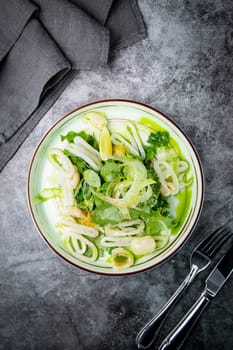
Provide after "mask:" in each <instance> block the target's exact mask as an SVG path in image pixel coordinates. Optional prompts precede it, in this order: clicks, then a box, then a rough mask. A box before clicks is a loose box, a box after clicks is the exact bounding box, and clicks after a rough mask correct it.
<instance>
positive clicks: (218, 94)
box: [0, 0, 233, 350]
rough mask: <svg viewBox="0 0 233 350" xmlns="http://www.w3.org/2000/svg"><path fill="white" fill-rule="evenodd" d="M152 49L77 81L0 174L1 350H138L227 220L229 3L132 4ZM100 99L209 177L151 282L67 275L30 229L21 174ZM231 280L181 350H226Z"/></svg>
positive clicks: (231, 170) (144, 46) (231, 190)
mask: <svg viewBox="0 0 233 350" xmlns="http://www.w3.org/2000/svg"><path fill="white" fill-rule="evenodd" d="M139 4H140V7H141V11H142V13H143V16H144V20H145V23H146V25H147V28H148V38H147V39H146V40H144V41H141V42H139V43H137V44H136V45H134V46H131V47H128V48H126V49H123V50H121V51H119V52H117V53H116V54H115V55H114V56H112V58H111V61H110V64H109V66H108V67H105V68H101V69H98V70H96V71H86V72H80V74H78V76H77V78H76V79H75V80H74V81H73V82H72V84H71V85H70V86H69V87H68V88H67V89H66V91H65V92H64V93H63V94H62V96H61V97H60V99H59V100H58V101H57V103H56V104H55V105H54V106H53V107H52V108H51V109H50V111H49V112H48V113H47V114H46V115H45V116H44V118H43V119H42V120H41V122H40V123H39V125H38V126H37V127H36V129H35V130H34V131H33V133H32V134H31V135H30V136H29V137H28V139H27V140H26V142H25V143H24V144H23V145H22V147H21V148H20V149H19V151H18V152H17V154H16V155H15V156H14V158H13V159H12V160H11V161H10V162H9V163H8V165H7V166H6V167H5V169H4V170H3V172H2V173H1V174H0V220H1V234H0V349H12V350H18V349H20V350H21V349H22V350H24V349H25V350H26V349H36V350H37V349H38V350H42V349H62V350H63V349H64V350H70V349H78V350H83V349H84V350H89V349H90V350H92V349H97V350H105V349H113V350H115V349H116V350H123V349H128V350H131V349H135V345H134V339H135V336H136V334H137V332H138V331H139V329H140V328H141V327H142V326H143V325H144V323H145V322H147V321H148V320H149V319H150V318H151V317H152V316H153V315H154V313H155V312H156V310H158V308H159V307H161V305H162V304H163V303H164V302H165V301H166V300H167V298H168V297H169V296H170V295H171V293H172V292H173V291H174V290H175V289H176V288H177V287H178V285H179V283H180V282H181V281H182V279H183V278H184V277H185V275H186V274H187V272H188V255H189V253H190V252H191V250H192V248H193V247H194V246H195V244H196V243H197V242H198V241H199V240H200V239H201V237H202V236H203V234H204V233H206V232H207V231H210V230H211V229H213V228H215V227H217V226H218V225H220V224H222V223H224V222H226V221H228V220H229V219H230V218H232V216H233V215H232V204H233V200H232V196H233V166H232V148H233V141H232V130H233V118H232V107H233V100H232V79H233V60H232V54H233V3H232V1H231V0H225V1H223V0H222V1H221V0H204V1H202V0H196V1H188V0H186V1H185V0H158V1H152V0H149V1H147V0H140V1H139ZM104 98H129V99H135V100H138V101H142V102H145V103H148V104H150V105H152V106H154V107H156V108H157V109H159V110H161V111H162V112H164V113H165V114H167V115H169V116H170V117H171V118H172V119H173V120H174V121H176V122H177V123H178V124H179V125H180V126H181V127H183V129H184V130H185V131H186V132H187V133H188V135H189V136H190V137H191V139H192V141H193V143H194V144H195V146H196V148H197V150H198V152H199V154H200V157H201V160H202V163H203V167H204V171H205V179H206V197H205V205H204V208H203V212H202V216H201V219H200V222H199V224H198V226H197V228H196V230H195V232H194V233H193V235H192V237H191V239H190V240H189V241H188V242H187V243H186V245H185V247H184V248H182V250H181V251H180V252H179V253H178V254H176V255H175V256H174V257H173V258H172V259H170V260H169V261H167V262H166V263H164V264H163V265H162V266H160V267H158V268H156V269H153V270H151V271H148V272H145V273H142V274H138V275H134V276H129V277H124V278H111V277H102V276H97V275H93V274H90V273H86V272H83V271H81V270H78V269H75V268H73V267H72V266H69V265H68V264H66V263H65V262H63V261H62V260H61V259H59V258H58V257H56V256H55V255H54V253H53V252H52V251H51V250H50V249H49V248H48V247H47V246H46V245H45V243H44V242H43V241H42V240H41V238H40V237H39V235H38V234H37V232H36V230H35V228H34V226H33V224H32V221H31V219H30V216H29V213H28V209H27V202H26V176H27V169H28V166H29V162H30V159H31V156H32V154H33V151H34V148H35V146H36V144H37V143H38V141H39V139H40V138H41V136H42V135H43V134H44V133H45V131H46V130H47V128H48V127H49V126H50V125H51V124H52V123H53V122H55V121H56V120H57V119H58V118H59V117H61V116H62V115H63V114H64V113H67V112H69V111H70V110H72V109H74V108H76V107H77V106H79V105H81V104H83V103H87V102H90V101H94V100H97V99H104ZM207 274H208V272H206V273H204V274H203V275H200V277H199V278H198V279H197V280H196V281H195V282H194V284H193V286H192V288H191V289H190V290H189V291H187V293H186V294H185V295H184V297H183V298H182V300H181V302H180V303H179V305H177V307H176V308H175V310H174V311H173V312H172V314H171V316H170V318H169V320H168V322H167V324H166V326H164V328H163V330H162V332H161V336H160V337H159V339H158V342H157V343H156V348H158V345H159V343H160V342H161V340H162V339H163V338H164V336H165V335H166V334H167V332H168V331H169V330H170V328H171V327H172V326H173V325H174V324H175V323H176V322H177V321H178V320H179V318H180V317H181V315H182V314H183V313H184V312H185V311H186V310H187V309H188V307H189V306H190V305H191V304H192V302H193V301H194V300H195V299H196V297H197V296H198V295H199V293H200V291H201V289H202V287H203V282H204V280H205V277H206V275H207ZM232 288H233V278H231V279H230V280H229V281H228V283H227V285H226V286H224V288H223V290H222V291H221V292H220V294H219V295H218V297H217V298H216V299H215V300H214V301H213V302H212V304H211V305H210V307H209V308H208V310H206V312H205V313H204V314H203V316H202V318H201V319H200V321H199V322H198V325H197V326H196V328H195V329H194V330H193V332H192V334H191V336H190V337H189V339H188V340H187V342H186V344H185V346H184V349H187V350H194V349H195V350H196V349H200V350H215V349H216V350H217V349H221V350H231V349H232V346H233V333H232V328H233V307H232V305H233V294H232Z"/></svg>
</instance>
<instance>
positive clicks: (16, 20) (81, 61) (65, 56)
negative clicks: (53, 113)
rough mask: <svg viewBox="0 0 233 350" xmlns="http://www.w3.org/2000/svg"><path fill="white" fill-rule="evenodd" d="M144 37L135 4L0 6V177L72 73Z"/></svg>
mask: <svg viewBox="0 0 233 350" xmlns="http://www.w3.org/2000/svg"><path fill="white" fill-rule="evenodd" d="M145 36H146V32H145V27H144V24H143V21H142V18H141V14H140V11H139V8H138V6H137V2H136V0H115V1H113V0H98V1H95V0H49V1H47V0H35V1H30V0H8V1H5V0H0V171H1V170H2V169H3V167H4V166H5V164H6V163H7V161H8V160H9V159H10V158H11V157H12V155H13V154H14V153H15V152H16V150H17V149H18V147H19V146H20V144H21V143H22V142H23V141H24V140H25V138H26V137H27V136H28V134H29V133H30V132H31V130H32V129H33V128H34V127H35V125H36V124H37V123H38V121H39V120H40V118H41V117H42V116H43V114H44V113H46V111H47V110H48V109H49V108H50V107H51V106H52V104H53V103H54V102H55V101H56V99H57V98H58V97H59V94H61V92H62V91H63V90H64V88H65V87H66V86H67V85H68V84H69V82H70V81H71V80H72V78H73V77H74V75H75V74H76V72H75V71H74V70H77V69H91V68H93V67H96V66H99V65H105V64H106V63H107V61H108V57H109V49H112V50H115V49H117V48H121V47H124V46H127V45H129V44H131V43H133V42H135V41H137V40H140V39H142V38H144V37H145Z"/></svg>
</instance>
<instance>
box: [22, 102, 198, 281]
mask: <svg viewBox="0 0 233 350" xmlns="http://www.w3.org/2000/svg"><path fill="white" fill-rule="evenodd" d="M106 102H107V103H109V102H110V103H111V102H115V103H117V102H123V103H124V102H125V103H129V104H132V105H138V106H142V107H145V108H148V109H150V110H151V111H152V112H155V113H158V114H160V115H162V116H163V117H164V118H165V119H166V120H168V121H169V122H170V123H171V124H173V125H174V126H175V127H176V128H177V129H178V130H179V131H180V133H181V134H182V135H183V137H184V138H185V139H186V141H187V142H188V143H189V145H190V147H191V148H192V150H193V152H194V155H195V157H196V160H197V162H198V165H199V170H200V175H201V186H202V192H201V198H200V204H199V208H198V212H197V214H196V218H195V220H194V222H193V224H192V226H191V228H190V229H189V233H188V235H187V236H186V237H185V238H184V240H183V241H182V242H181V243H180V244H179V245H178V246H177V247H176V249H174V250H173V251H172V252H170V254H169V255H167V256H165V257H163V258H162V259H161V260H160V261H157V262H155V263H154V264H151V265H149V266H147V267H145V268H141V269H140V270H138V271H137V270H136V271H126V272H123V271H120V272H119V273H118V272H117V273H112V272H103V271H93V270H91V269H89V268H87V267H83V266H80V265H78V264H76V263H75V262H73V261H71V260H69V259H68V258H67V257H65V256H63V255H62V254H61V253H60V252H59V251H58V250H57V249H56V248H55V247H54V246H53V245H52V244H51V243H50V242H49V240H48V239H47V238H46V236H45V234H44V233H43V232H42V230H41V229H40V227H39V225H38V223H37V220H36V217H35V215H34V212H33V209H32V203H31V199H30V194H29V193H30V177H31V170H32V166H33V163H34V159H35V157H36V155H37V152H38V150H39V148H40V146H41V144H42V143H43V141H44V140H45V138H46V137H47V135H48V134H49V133H50V132H51V131H52V130H53V129H54V127H55V126H56V125H57V124H59V123H60V122H61V121H62V120H65V119H66V118H67V117H69V116H70V115H71V114H73V113H75V112H77V111H79V110H80V109H83V108H86V107H89V106H92V105H97V104H102V103H106ZM26 193H27V203H28V208H29V213H30V215H31V218H32V221H33V223H34V226H35V227H36V229H37V232H38V233H39V234H40V236H41V238H42V239H43V240H44V241H45V243H46V244H47V245H48V246H49V247H50V248H51V249H52V251H53V252H54V253H55V254H56V255H58V256H59V257H60V258H62V259H63V260H64V261H66V262H67V263H68V264H71V265H72V266H74V267H75V268H79V269H81V270H84V271H86V272H90V273H93V274H97V275H103V276H116V277H118V276H129V275H134V274H137V273H142V272H145V271H148V270H151V269H153V268H155V267H157V266H159V265H161V264H163V263H164V262H166V261H167V260H169V259H171V257H172V256H174V255H175V254H176V253H177V252H178V251H179V250H180V249H181V248H182V247H183V246H184V244H185V243H186V242H187V241H188V239H189V238H190V236H191V234H192V233H193V231H194V229H195V227H196V225H197V223H198V220H199V217H200V215H201V211H202V208H203V202H204V193H205V181H204V171H203V166H202V163H201V159H200V156H199V154H198V152H197V150H196V148H195V146H194V145H193V143H192V141H191V140H190V138H189V136H188V135H187V134H186V132H185V131H184V130H182V129H181V127H180V126H179V125H177V123H176V122H175V121H173V120H172V119H171V118H170V117H168V116H167V115H166V114H164V113H162V112H160V111H159V110H158V109H156V108H154V107H152V106H149V105H147V104H145V103H143V102H138V101H135V100H129V99H120V98H117V99H104V100H96V101H93V102H89V103H87V104H83V105H81V106H79V107H77V108H75V109H74V110H72V111H70V112H68V113H66V114H65V115H63V116H62V117H60V118H59V119H58V120H57V121H56V122H54V123H53V124H52V125H51V126H50V127H49V128H48V129H47V131H46V132H45V134H44V135H43V136H42V138H41V139H40V141H39V142H38V144H37V146H36V148H35V150H34V152H33V156H32V158H31V160H30V163H29V167H28V173H27V189H26Z"/></svg>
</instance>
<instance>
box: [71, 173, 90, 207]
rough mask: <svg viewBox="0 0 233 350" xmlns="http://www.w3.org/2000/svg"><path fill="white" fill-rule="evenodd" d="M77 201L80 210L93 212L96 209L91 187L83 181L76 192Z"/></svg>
mask: <svg viewBox="0 0 233 350" xmlns="http://www.w3.org/2000/svg"><path fill="white" fill-rule="evenodd" d="M74 195H75V199H76V204H77V207H78V208H81V209H85V210H87V211H92V210H93V207H94V197H93V193H92V190H91V187H90V186H89V185H88V183H87V182H86V181H85V180H84V179H82V180H81V181H80V183H79V184H78V186H77V188H76V190H75V193H74Z"/></svg>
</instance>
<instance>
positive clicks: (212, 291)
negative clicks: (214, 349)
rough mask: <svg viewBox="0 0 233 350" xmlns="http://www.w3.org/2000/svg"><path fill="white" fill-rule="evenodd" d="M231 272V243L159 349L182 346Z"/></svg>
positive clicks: (232, 257) (232, 253)
mask: <svg viewBox="0 0 233 350" xmlns="http://www.w3.org/2000/svg"><path fill="white" fill-rule="evenodd" d="M232 272H233V244H232V245H231V247H230V248H229V249H228V251H227V252H226V254H224V255H223V257H222V258H221V259H220V260H219V262H218V263H217V265H216V266H215V267H214V268H213V270H212V271H211V273H210V274H209V276H208V277H207V279H206V282H205V288H204V291H203V292H202V294H201V295H200V297H199V298H198V299H197V301H196V302H195V303H194V305H193V306H192V307H191V308H190V309H189V311H188V312H187V313H186V315H185V316H184V317H183V318H182V319H181V321H180V322H179V323H178V325H177V326H176V327H175V328H174V329H173V330H172V331H171V332H170V333H169V335H168V336H167V337H166V338H165V339H164V340H163V342H162V344H161V345H160V347H159V350H170V349H172V350H174V349H176V350H179V349H181V347H182V346H183V344H184V342H185V340H186V339H187V336H188V335H189V333H190V331H191V330H192V328H193V326H194V325H195V323H196V322H197V320H198V319H199V317H200V316H201V314H202V312H203V311H204V310H205V308H206V306H207V305H208V304H209V302H210V301H211V299H213V298H214V297H215V296H216V295H217V294H218V292H219V291H220V290H221V288H222V287H223V286H224V284H225V283H226V281H227V280H228V279H229V277H230V276H231V274H232Z"/></svg>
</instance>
